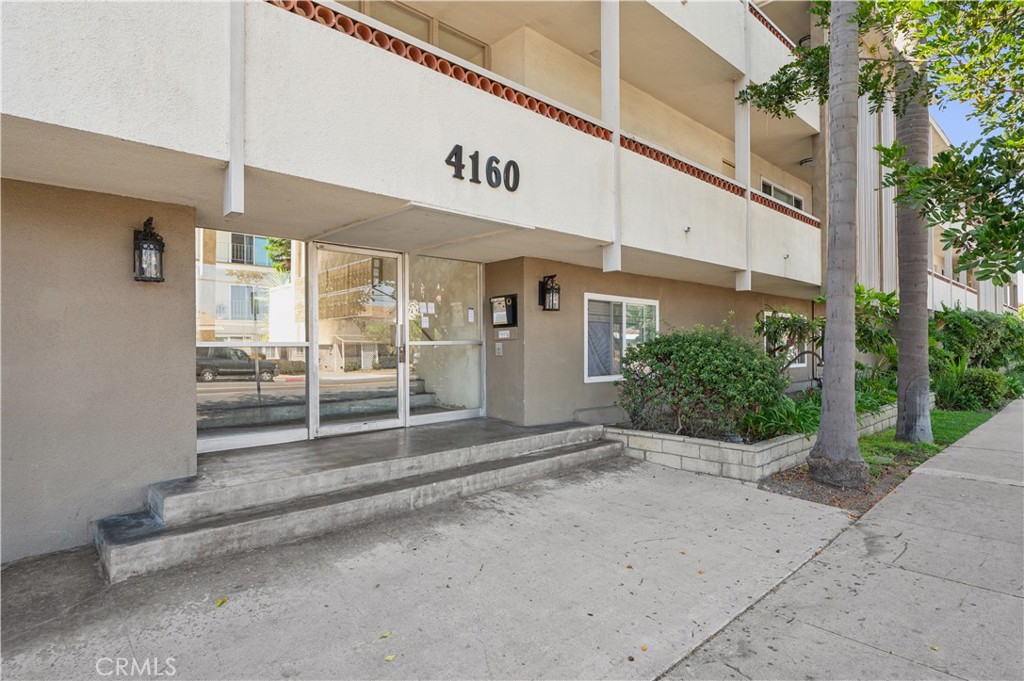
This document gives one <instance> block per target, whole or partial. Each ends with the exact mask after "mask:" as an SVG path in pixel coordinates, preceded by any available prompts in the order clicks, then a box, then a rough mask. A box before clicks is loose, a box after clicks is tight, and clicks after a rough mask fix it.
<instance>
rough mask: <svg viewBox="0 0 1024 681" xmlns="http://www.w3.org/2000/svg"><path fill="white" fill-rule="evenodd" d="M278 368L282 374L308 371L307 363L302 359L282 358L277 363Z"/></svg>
mask: <svg viewBox="0 0 1024 681" xmlns="http://www.w3.org/2000/svg"><path fill="white" fill-rule="evenodd" d="M277 368H278V369H279V370H280V372H281V373H282V374H289V375H295V374H304V373H306V363H305V362H303V361H302V360H301V359H282V360H281V361H279V362H278V363H277Z"/></svg>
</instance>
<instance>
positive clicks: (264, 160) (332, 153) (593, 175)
mask: <svg viewBox="0 0 1024 681" xmlns="http://www.w3.org/2000/svg"><path fill="white" fill-rule="evenodd" d="M246 21H247V29H246V162H247V164H248V165H251V166H255V167H258V168H265V169H272V170H275V171H277V172H283V173H286V174H289V175H295V176H298V177H304V178H309V179H312V180H317V181H320V182H326V183H329V184H336V185H343V186H347V187H354V188H356V189H361V190H365V191H369V192H374V193H378V194H386V195H389V196H394V197H399V198H402V199H407V200H410V201H415V202H419V203H423V204H428V205H430V206H436V207H439V208H442V209H447V210H452V211H455V212H459V213H468V214H471V215H478V216H485V217H487V218H488V219H491V220H497V221H502V222H507V223H511V224H514V225H521V226H527V227H547V228H550V229H555V230H558V231H561V232H567V233H570V234H578V235H583V236H589V237H594V238H598V239H605V240H610V239H611V236H612V224H611V219H610V217H611V187H612V184H611V181H612V176H611V168H612V164H611V155H612V146H611V144H610V143H609V142H606V141H603V140H599V139H597V138H595V137H592V136H589V135H586V134H584V133H582V132H580V131H577V130H573V129H570V128H569V127H568V126H565V125H562V124H560V123H557V122H555V121H551V120H548V119H546V118H543V117H542V116H540V115H538V114H536V113H533V112H531V111H529V110H527V109H524V108H522V107H519V106H516V105H514V104H511V103H509V102H506V101H503V100H501V99H499V98H497V97H494V96H493V95H490V94H487V93H484V92H481V91H479V90H476V89H473V88H471V87H469V86H467V85H465V84H463V83H460V82H458V81H456V80H454V79H452V78H449V77H446V76H443V75H441V74H439V73H435V72H432V71H429V70H428V69H426V68H424V67H423V66H420V65H418V64H415V63H413V62H411V61H409V60H406V59H402V58H400V57H398V56H395V55H391V54H386V53H384V52H383V51H382V50H381V49H380V48H378V47H375V46H371V45H368V44H366V43H363V42H361V41H359V40H356V39H353V38H351V37H348V36H345V35H342V34H340V33H338V32H337V31H334V30H330V29H326V28H324V27H323V26H320V25H318V24H316V23H315V22H312V21H308V20H306V19H303V18H301V17H299V16H297V15H294V14H290V13H287V12H283V11H281V10H280V9H279V8H277V7H274V6H272V5H269V4H266V3H253V4H249V5H247V6H246ZM302 64H306V65H316V66H311V67H310V69H309V71H307V72H303V71H301V70H297V65H302ZM328 64H330V65H333V66H331V67H326V66H324V65H328ZM455 144H461V145H462V146H463V149H464V155H465V157H466V158H465V159H464V160H465V161H466V163H468V162H469V160H468V155H469V154H470V153H472V152H473V151H477V150H478V151H479V152H480V154H481V166H483V164H484V161H485V160H486V159H487V158H488V157H489V156H491V155H494V156H496V157H498V158H499V159H501V161H502V162H503V163H504V162H505V161H507V160H509V159H512V160H515V161H516V162H517V163H518V164H519V167H520V171H521V182H520V185H519V189H518V190H517V191H516V192H514V193H512V192H508V191H506V190H505V189H503V188H498V189H492V188H490V187H488V186H487V185H486V184H472V183H470V182H469V180H468V175H467V179H466V180H464V181H462V182H458V181H453V180H452V170H451V168H449V167H448V166H446V165H445V158H446V157H447V156H448V153H449V152H450V151H451V149H452V147H453V146H454V145H455ZM581 169H586V171H585V172H583V171H582V170H581ZM466 172H467V173H468V168H467V171H466ZM481 173H483V168H482V167H481Z"/></svg>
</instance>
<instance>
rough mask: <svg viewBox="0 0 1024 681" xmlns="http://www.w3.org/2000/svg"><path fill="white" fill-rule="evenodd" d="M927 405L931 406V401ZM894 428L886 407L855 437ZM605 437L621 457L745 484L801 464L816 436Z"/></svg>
mask: <svg viewBox="0 0 1024 681" xmlns="http://www.w3.org/2000/svg"><path fill="white" fill-rule="evenodd" d="M930 404H931V406H934V405H935V397H934V396H932V398H931V400H930ZM895 426H896V405H895V404H890V405H888V406H886V407H883V408H882V409H881V410H880V411H878V412H877V413H874V414H865V415H863V416H862V417H861V418H860V423H859V425H858V428H857V432H858V433H859V434H860V435H871V434H873V433H877V432H879V431H882V430H885V429H887V428H893V427H895ZM605 437H606V438H607V439H609V440H618V441H619V442H621V443H622V444H623V446H624V447H625V454H626V456H629V457H632V458H634V459H640V460H641V461H650V462H651V463H656V464H659V465H662V466H668V467H669V468H678V469H680V470H684V471H690V472H691V473H705V474H707V475H717V476H720V477H723V478H734V479H736V480H746V481H749V482H756V481H758V480H760V479H761V478H764V477H766V476H769V475H771V474H772V473H777V472H778V471H783V470H786V469H787V468H793V467H794V466H799V465H800V464H802V463H804V462H805V461H806V460H807V455H808V454H809V453H810V451H811V447H813V446H814V443H815V441H816V440H817V436H816V435H811V436H810V437H809V438H808V437H805V436H803V435H783V436H782V437H777V438H774V439H771V440H765V441H764V442H758V443H756V444H751V445H746V444H734V443H732V442H722V441H720V440H704V439H701V438H696V437H685V436H682V435H666V434H664V433H652V432H650V431H646V430H630V429H628V428H615V427H610V426H609V427H606V428H605Z"/></svg>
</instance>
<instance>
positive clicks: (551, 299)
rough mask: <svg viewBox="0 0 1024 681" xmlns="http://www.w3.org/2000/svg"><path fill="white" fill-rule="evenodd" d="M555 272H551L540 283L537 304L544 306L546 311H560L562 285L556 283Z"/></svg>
mask: <svg viewBox="0 0 1024 681" xmlns="http://www.w3.org/2000/svg"><path fill="white" fill-rule="evenodd" d="M555 276H556V275H554V274H549V275H548V276H546V277H544V278H543V279H541V280H540V282H539V285H538V296H537V304H538V305H540V306H541V307H542V308H544V311H545V312H558V310H559V309H560V304H561V296H562V287H561V286H559V285H558V284H557V283H555Z"/></svg>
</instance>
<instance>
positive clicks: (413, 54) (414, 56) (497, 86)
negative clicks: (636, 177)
mask: <svg viewBox="0 0 1024 681" xmlns="http://www.w3.org/2000/svg"><path fill="white" fill-rule="evenodd" d="M266 1H267V2H269V3H270V4H272V5H275V6H277V7H280V8H281V9H283V10H286V11H289V12H294V13H295V14H298V15H299V16H301V17H304V18H306V19H309V20H310V21H315V22H317V23H319V24H321V25H322V26H324V27H326V28H334V29H335V30H337V31H338V32H340V33H343V34H344V35H348V36H352V37H353V38H356V39H358V40H362V41H363V42H365V43H367V44H369V45H374V46H376V47H379V48H381V49H383V50H387V51H388V52H391V53H392V54H394V55H396V56H398V57H402V58H404V59H408V60H410V61H413V62H415V63H417V64H420V65H421V66H424V67H426V68H428V69H430V70H432V71H437V72H438V73H440V74H442V75H445V76H448V77H450V78H454V79H455V80H457V81H459V82H460V83H465V84H466V85H469V86H470V87H474V88H476V89H478V90H481V91H483V92H487V93H490V94H492V95H494V96H495V97H500V98H501V99H504V100H506V101H508V102H509V103H511V104H515V105H516V106H521V107H523V108H524V109H529V110H530V111H533V112H534V113H536V114H539V115H541V116H544V117H546V118H550V119H551V120H553V121H558V122H559V123H561V124H563V125H567V126H569V127H570V128H573V129H575V130H579V131H580V132H583V133H585V134H587V135H590V136H591V137H596V138H598V139H602V140H605V141H610V140H611V138H612V131H611V130H608V129H607V128H604V127H602V126H600V125H595V124H594V123H591V122H590V121H588V120H585V119H583V118H580V117H578V116H575V115H573V114H571V113H569V112H568V111H565V110H563V109H559V108H558V107H556V106H555V105H553V104H548V103H547V102H543V101H541V100H539V99H536V98H535V97H533V96H531V95H528V94H526V93H525V92H521V91H519V90H517V89H515V88H514V87H511V86H509V85H504V84H503V83H499V82H497V81H492V80H491V79H490V78H488V77H486V76H483V75H481V74H479V73H475V72H473V71H468V70H466V69H464V68H463V67H462V66H459V65H458V64H452V63H451V62H449V61H448V60H447V59H444V58H442V57H439V56H437V55H436V54H434V53H432V52H427V51H425V50H423V49H421V48H419V47H417V46H415V45H408V44H406V43H405V42H404V41H402V40H400V39H398V38H395V37H393V36H390V35H388V34H387V33H384V32H383V31H378V30H376V29H373V28H371V27H370V26H367V25H365V24H361V23H359V22H356V21H354V20H353V19H352V18H351V17H348V16H345V15H344V14H341V13H340V12H335V11H334V10H333V9H331V8H329V7H325V6H323V5H319V4H317V3H315V2H312V1H311V0H266Z"/></svg>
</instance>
